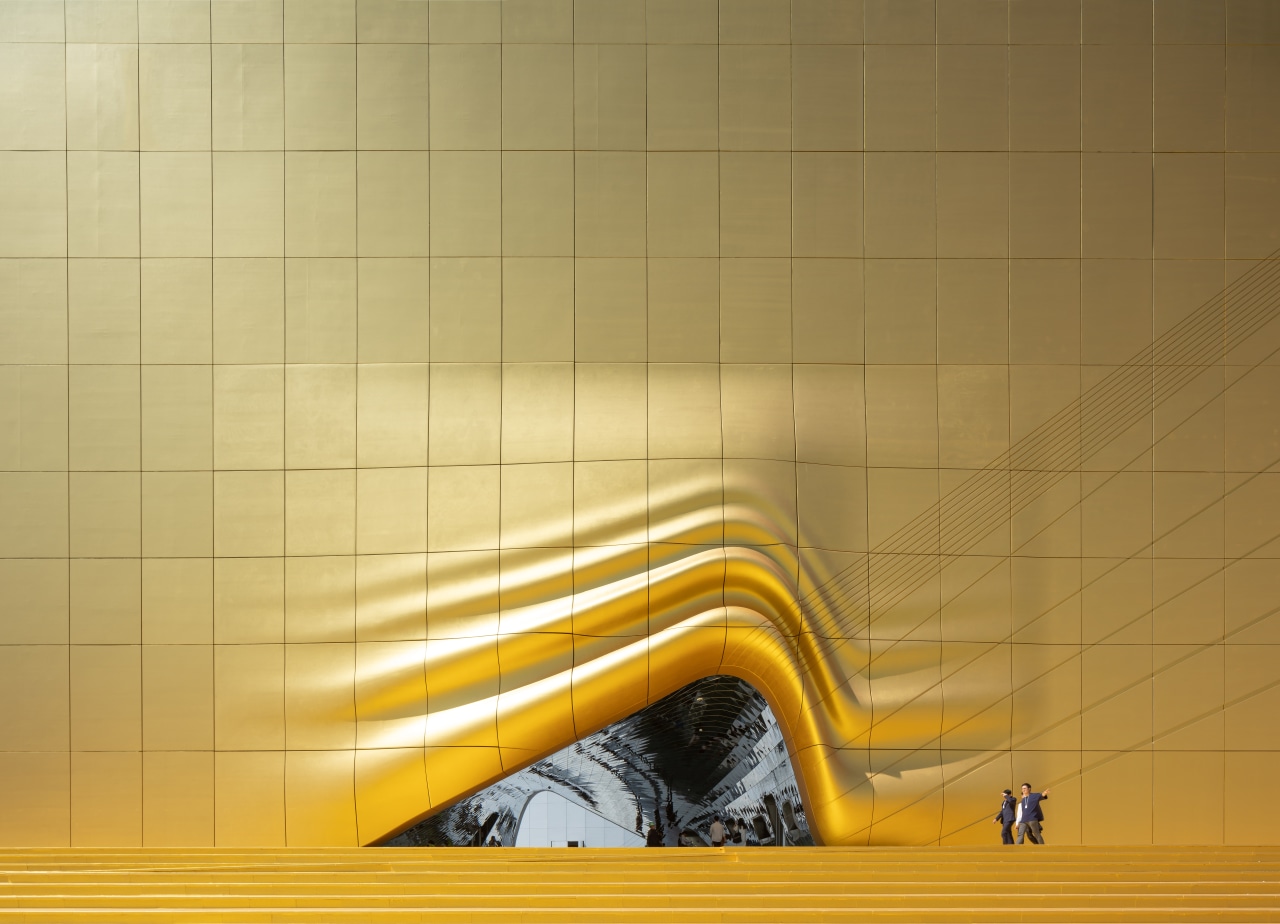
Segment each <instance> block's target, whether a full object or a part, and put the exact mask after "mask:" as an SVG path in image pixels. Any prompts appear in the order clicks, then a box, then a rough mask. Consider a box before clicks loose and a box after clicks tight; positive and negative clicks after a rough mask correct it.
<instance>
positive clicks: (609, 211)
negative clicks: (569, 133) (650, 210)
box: [574, 151, 647, 257]
mask: <svg viewBox="0 0 1280 924" xmlns="http://www.w3.org/2000/svg"><path fill="white" fill-rule="evenodd" d="M646 177H647V173H646V159H645V156H644V154H642V153H640V152H638V151H598V152H579V153H578V154H577V156H576V157H575V158H574V215H575V224H574V235H575V237H574V241H575V244H574V246H575V253H576V255H577V256H579V257H640V256H644V252H645V241H646V230H645V215H646V198H645V197H646V191H647V185H646V184H647V179H646Z"/></svg>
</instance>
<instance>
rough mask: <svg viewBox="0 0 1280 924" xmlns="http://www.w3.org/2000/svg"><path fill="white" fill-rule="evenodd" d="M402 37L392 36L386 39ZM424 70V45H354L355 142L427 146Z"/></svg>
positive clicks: (379, 146) (372, 145) (386, 146)
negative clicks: (370, 46)
mask: <svg viewBox="0 0 1280 924" xmlns="http://www.w3.org/2000/svg"><path fill="white" fill-rule="evenodd" d="M405 5H412V4H405ZM405 38H406V37H398V38H397V37H393V38H391V39H390V41H393V42H398V41H403V40H404V39H405ZM361 41H366V40H365V39H362V40H361ZM427 74H428V57H427V47H426V46H425V45H399V44H384V45H379V46H377V47H376V48H364V47H361V46H360V45H357V46H356V139H357V141H356V144H357V146H358V147H360V148H361V149H380V150H425V149H427V148H428V147H430V144H429V143H428V139H429V132H428V129H429V127H430V121H429V119H428V117H427V112H428V98H429V97H428V79H427Z"/></svg>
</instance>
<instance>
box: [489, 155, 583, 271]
mask: <svg viewBox="0 0 1280 924" xmlns="http://www.w3.org/2000/svg"><path fill="white" fill-rule="evenodd" d="M573 159H574V155H573V154H572V153H570V152H568V151H506V152H504V153H503V155H502V252H503V254H505V255H507V256H512V257H535V256H572V255H573Z"/></svg>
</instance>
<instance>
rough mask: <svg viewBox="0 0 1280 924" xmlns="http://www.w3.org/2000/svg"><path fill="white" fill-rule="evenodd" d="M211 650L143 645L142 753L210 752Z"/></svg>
mask: <svg viewBox="0 0 1280 924" xmlns="http://www.w3.org/2000/svg"><path fill="white" fill-rule="evenodd" d="M213 660H214V658H213V649H212V647H209V646H204V645H144V646H143V647H142V740H143V747H144V750H145V751H190V752H201V751H206V752H207V751H209V750H211V749H212V748H213V741H214V737H213V715H214V703H213Z"/></svg>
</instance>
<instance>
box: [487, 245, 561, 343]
mask: <svg viewBox="0 0 1280 924" xmlns="http://www.w3.org/2000/svg"><path fill="white" fill-rule="evenodd" d="M573 285H574V280H573V261H572V260H570V259H539V260H531V259H514V260H503V261H502V306H501V317H502V356H503V358H504V359H506V360H507V361H508V362H515V361H524V362H555V361H569V360H572V359H573V335H574V317H573Z"/></svg>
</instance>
